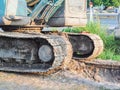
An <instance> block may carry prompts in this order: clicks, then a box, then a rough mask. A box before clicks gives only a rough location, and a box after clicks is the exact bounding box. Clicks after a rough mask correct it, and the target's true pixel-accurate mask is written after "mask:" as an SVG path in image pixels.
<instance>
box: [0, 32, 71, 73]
mask: <svg viewBox="0 0 120 90" xmlns="http://www.w3.org/2000/svg"><path fill="white" fill-rule="evenodd" d="M3 37H4V38H7V39H8V40H11V39H9V38H13V39H19V40H21V39H30V40H38V39H43V40H45V41H47V42H48V43H49V44H50V45H51V46H52V48H53V53H54V60H53V63H52V65H51V64H49V63H25V64H22V63H14V62H6V61H5V60H4V58H1V59H0V61H1V63H0V70H1V71H10V72H22V73H39V74H51V73H53V72H56V71H57V70H60V69H61V66H62V65H63V62H66V61H67V62H68V61H70V60H71V58H72V50H71V49H72V48H71V44H70V43H69V41H68V40H67V38H66V37H65V35H62V36H58V35H44V34H23V33H16V32H7V33H0V38H3ZM16 44H17V43H16ZM8 61H9V58H8ZM46 68H47V69H46Z"/></svg>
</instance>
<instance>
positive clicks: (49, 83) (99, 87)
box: [0, 64, 120, 90]
mask: <svg viewBox="0 0 120 90" xmlns="http://www.w3.org/2000/svg"><path fill="white" fill-rule="evenodd" d="M81 65H82V64H81ZM81 65H79V66H81ZM118 65H119V64H118ZM75 66H77V65H75ZM82 66H84V65H82ZM97 66H98V65H97ZM84 67H85V66H84ZM71 68H72V67H71ZM82 68H83V67H82ZM89 68H90V67H89ZM75 69H76V67H73V68H72V69H70V70H60V71H58V72H56V73H54V74H51V75H48V76H41V75H39V74H21V73H8V72H0V90H120V82H119V81H120V80H118V79H119V77H120V70H119V67H118V70H119V71H118V70H117V73H116V72H115V75H114V73H111V74H110V73H108V71H110V72H111V69H110V70H109V69H108V70H107V69H105V72H104V73H103V74H106V75H104V76H103V75H101V74H98V75H97V76H96V77H97V80H96V79H95V78H94V75H95V73H93V71H92V69H89V70H88V71H87V69H86V68H84V69H86V70H85V72H81V67H79V72H78V70H76V71H75ZM77 69H78V68H77ZM90 70H91V71H90ZM101 70H102V72H103V69H100V71H101ZM74 71H75V72H74ZM82 71H84V70H82ZM112 71H115V70H113V69H112ZM93 74H94V75H93ZM107 75H108V77H107ZM106 77H107V79H106ZM116 77H118V78H117V79H116ZM99 78H100V80H98V79H99ZM115 79H116V80H115ZM103 80H104V81H103ZM109 80H110V81H109ZM115 81H116V82H115Z"/></svg>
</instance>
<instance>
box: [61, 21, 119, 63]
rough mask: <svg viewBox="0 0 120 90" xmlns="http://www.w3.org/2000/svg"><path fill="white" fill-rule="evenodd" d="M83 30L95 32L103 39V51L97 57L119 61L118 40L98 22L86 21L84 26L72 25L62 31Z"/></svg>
mask: <svg viewBox="0 0 120 90" xmlns="http://www.w3.org/2000/svg"><path fill="white" fill-rule="evenodd" d="M83 31H86V32H90V33H93V34H97V35H99V36H100V37H101V39H102V40H103V43H104V51H103V53H102V54H101V55H100V56H99V57H98V58H101V59H105V60H109V59H110V60H117V61H120V41H119V40H118V41H116V40H115V39H114V34H110V35H108V34H107V32H106V27H101V26H100V24H99V23H88V24H87V25H86V27H74V28H67V29H64V30H63V32H74V33H80V32H83Z"/></svg>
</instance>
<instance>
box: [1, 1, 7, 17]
mask: <svg viewBox="0 0 120 90" xmlns="http://www.w3.org/2000/svg"><path fill="white" fill-rule="evenodd" d="M5 8H6V0H0V16H4V15H5Z"/></svg>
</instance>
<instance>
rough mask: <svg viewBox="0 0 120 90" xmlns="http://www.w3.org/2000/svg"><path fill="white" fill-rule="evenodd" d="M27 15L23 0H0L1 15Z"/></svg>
mask: <svg viewBox="0 0 120 90" xmlns="http://www.w3.org/2000/svg"><path fill="white" fill-rule="evenodd" d="M6 15H7V16H9V15H13V16H27V4H26V1H25V0H0V17H1V16H6Z"/></svg>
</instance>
